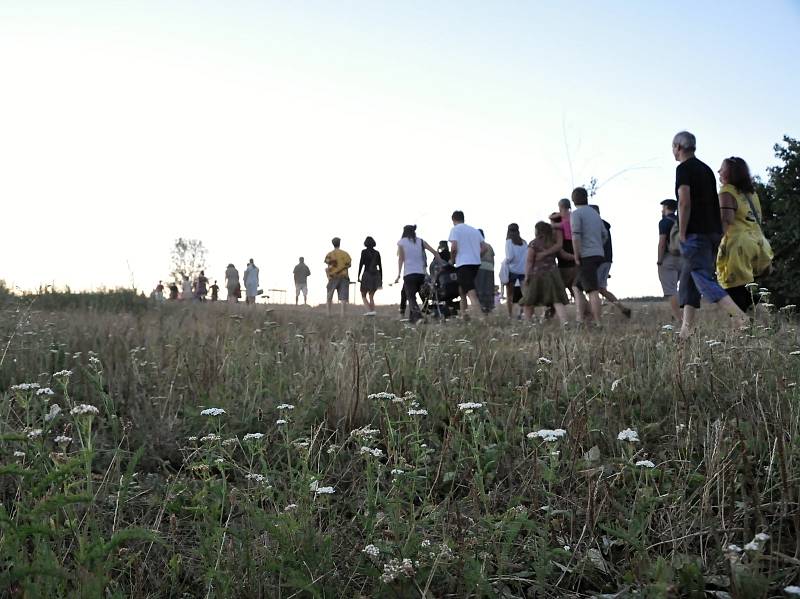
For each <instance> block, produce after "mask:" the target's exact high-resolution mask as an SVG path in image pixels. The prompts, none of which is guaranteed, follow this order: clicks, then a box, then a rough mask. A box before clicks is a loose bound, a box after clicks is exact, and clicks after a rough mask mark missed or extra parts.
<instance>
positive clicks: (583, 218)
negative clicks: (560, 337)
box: [570, 187, 608, 326]
mask: <svg viewBox="0 0 800 599" xmlns="http://www.w3.org/2000/svg"><path fill="white" fill-rule="evenodd" d="M572 203H573V204H575V210H573V211H572V214H570V227H571V229H572V247H573V249H574V251H575V264H576V265H577V267H578V276H577V282H576V283H575V286H574V288H573V296H574V297H575V312H576V320H577V322H578V323H579V324H581V323H583V320H584V313H585V310H586V299H585V298H584V295H583V292H586V293H587V294H589V308H590V309H591V314H592V318H593V320H594V323H595V325H596V326H599V324H600V310H601V306H600V282H599V280H598V274H599V270H600V266H601V265H602V264H603V263H604V262H605V261H606V258H605V250H604V247H603V246H604V245H605V242H606V239H607V237H608V232H607V231H606V228H605V226H604V225H603V220H602V219H601V218H600V215H599V214H598V213H597V211H595V210H593V209H592V208H591V207H590V206H589V193H588V192H587V191H586V189H585V188H583V187H576V188H575V189H574V190H573V191H572Z"/></svg>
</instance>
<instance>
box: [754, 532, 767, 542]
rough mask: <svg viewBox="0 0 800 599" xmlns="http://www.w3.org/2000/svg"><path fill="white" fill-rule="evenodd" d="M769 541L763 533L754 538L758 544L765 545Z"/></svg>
mask: <svg viewBox="0 0 800 599" xmlns="http://www.w3.org/2000/svg"><path fill="white" fill-rule="evenodd" d="M769 539H770V536H769V535H768V534H767V533H765V532H760V533H758V534H757V535H756V536H755V540H756V541H758V542H759V543H766V542H767V541H769Z"/></svg>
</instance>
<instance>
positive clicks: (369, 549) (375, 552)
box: [361, 543, 381, 557]
mask: <svg viewBox="0 0 800 599" xmlns="http://www.w3.org/2000/svg"><path fill="white" fill-rule="evenodd" d="M361 553H366V554H367V556H369V557H378V556H379V555H380V554H381V550H380V549H378V548H377V547H376V546H375V545H373V544H372V543H370V544H369V545H367V546H366V547H364V549H362V550H361Z"/></svg>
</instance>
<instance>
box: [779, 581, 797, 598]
mask: <svg viewBox="0 0 800 599" xmlns="http://www.w3.org/2000/svg"><path fill="white" fill-rule="evenodd" d="M783 592H784V593H786V594H787V595H792V596H794V597H800V587H799V586H797V585H794V584H790V585H789V586H788V587H783Z"/></svg>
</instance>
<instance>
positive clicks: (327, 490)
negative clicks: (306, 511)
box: [308, 480, 336, 495]
mask: <svg viewBox="0 0 800 599" xmlns="http://www.w3.org/2000/svg"><path fill="white" fill-rule="evenodd" d="M308 489H309V491H311V492H313V493H314V495H333V494H334V493H336V489H334V488H333V487H320V486H319V481H316V480H315V481H313V482H312V483H311V484H310V485H308Z"/></svg>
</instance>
